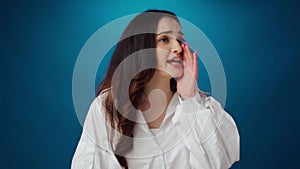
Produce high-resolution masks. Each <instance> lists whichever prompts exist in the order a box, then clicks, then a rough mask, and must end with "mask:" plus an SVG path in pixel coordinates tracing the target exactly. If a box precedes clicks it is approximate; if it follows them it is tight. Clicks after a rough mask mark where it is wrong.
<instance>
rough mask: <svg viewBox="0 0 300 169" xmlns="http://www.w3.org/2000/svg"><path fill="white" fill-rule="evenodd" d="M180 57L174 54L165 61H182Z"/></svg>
mask: <svg viewBox="0 0 300 169" xmlns="http://www.w3.org/2000/svg"><path fill="white" fill-rule="evenodd" d="M181 58H182V57H181V56H180V55H178V56H174V57H172V58H171V59H168V60H167V61H174V60H175V61H182V59H181Z"/></svg>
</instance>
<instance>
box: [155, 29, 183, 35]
mask: <svg viewBox="0 0 300 169" xmlns="http://www.w3.org/2000/svg"><path fill="white" fill-rule="evenodd" d="M178 33H179V34H180V35H184V34H183V33H182V32H181V31H178ZM158 34H159V35H161V34H172V31H171V30H170V31H165V32H160V33H158Z"/></svg>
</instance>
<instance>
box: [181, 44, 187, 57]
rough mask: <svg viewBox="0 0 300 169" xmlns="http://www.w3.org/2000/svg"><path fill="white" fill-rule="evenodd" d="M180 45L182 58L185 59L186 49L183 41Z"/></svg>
mask: <svg viewBox="0 0 300 169" xmlns="http://www.w3.org/2000/svg"><path fill="white" fill-rule="evenodd" d="M181 47H182V60H183V61H185V60H186V57H187V54H186V49H185V45H184V43H182V44H181Z"/></svg>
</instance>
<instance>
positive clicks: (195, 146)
mask: <svg viewBox="0 0 300 169" xmlns="http://www.w3.org/2000/svg"><path fill="white" fill-rule="evenodd" d="M182 49H183V52H184V54H183V64H184V75H183V77H181V78H180V79H178V81H177V91H178V93H179V100H180V104H179V105H178V106H177V109H176V112H175V115H174V117H173V119H172V120H173V123H174V124H175V126H176V130H177V132H178V134H179V135H180V136H181V138H184V143H185V145H186V147H187V149H188V150H189V151H190V153H191V159H190V163H191V166H192V167H193V168H213V169H225V168H229V167H230V166H231V165H232V164H233V163H234V162H235V161H238V160H239V143H240V142H239V141H240V138H239V134H238V130H237V126H236V124H235V122H234V120H233V119H232V117H231V116H230V115H229V114H228V113H227V112H225V111H224V110H223V108H222V106H221V105H220V103H219V102H218V101H216V100H215V99H214V98H213V97H206V96H205V97H201V96H200V94H199V92H197V78H198V61H197V52H195V53H193V54H192V52H191V50H190V47H189V45H188V43H186V44H182Z"/></svg>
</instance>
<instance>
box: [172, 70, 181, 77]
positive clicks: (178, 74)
mask: <svg viewBox="0 0 300 169" xmlns="http://www.w3.org/2000/svg"><path fill="white" fill-rule="evenodd" d="M182 76H183V71H178V72H172V77H173V78H175V79H177V78H181V77H182Z"/></svg>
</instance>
